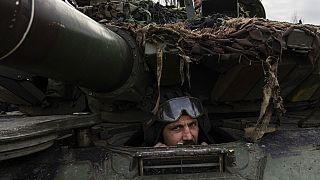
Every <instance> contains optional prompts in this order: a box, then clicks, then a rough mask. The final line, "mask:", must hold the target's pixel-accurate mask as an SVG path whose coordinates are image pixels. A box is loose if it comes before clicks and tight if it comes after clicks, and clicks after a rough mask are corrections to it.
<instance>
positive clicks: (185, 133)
mask: <svg viewBox="0 0 320 180" xmlns="http://www.w3.org/2000/svg"><path fill="white" fill-rule="evenodd" d="M182 138H183V140H192V134H191V132H190V129H189V127H186V128H185V129H184V131H183V137H182Z"/></svg>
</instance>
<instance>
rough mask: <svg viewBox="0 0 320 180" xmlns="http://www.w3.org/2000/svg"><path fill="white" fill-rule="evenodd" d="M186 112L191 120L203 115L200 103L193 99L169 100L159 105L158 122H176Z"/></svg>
mask: <svg viewBox="0 0 320 180" xmlns="http://www.w3.org/2000/svg"><path fill="white" fill-rule="evenodd" d="M183 112H186V113H187V114H188V115H189V116H191V117H192V118H198V117H200V116H202V115H203V114H204V110H203V107H202V104H201V101H200V100H199V99H197V98H194V97H178V98H173V99H170V100H168V101H166V102H164V103H163V104H161V105H160V107H159V110H158V114H157V115H158V120H159V121H165V122H174V121H177V120H178V119H179V118H180V116H181V115H182V114H183Z"/></svg>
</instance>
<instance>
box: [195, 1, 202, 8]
mask: <svg viewBox="0 0 320 180" xmlns="http://www.w3.org/2000/svg"><path fill="white" fill-rule="evenodd" d="M201 5H202V0H194V7H195V8H199V7H200V6H201Z"/></svg>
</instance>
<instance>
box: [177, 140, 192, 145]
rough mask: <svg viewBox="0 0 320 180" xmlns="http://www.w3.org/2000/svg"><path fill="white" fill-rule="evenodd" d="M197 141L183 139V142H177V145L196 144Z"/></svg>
mask: <svg viewBox="0 0 320 180" xmlns="http://www.w3.org/2000/svg"><path fill="white" fill-rule="evenodd" d="M196 144H197V143H196V142H194V141H183V142H178V144H177V145H178V146H191V145H196Z"/></svg>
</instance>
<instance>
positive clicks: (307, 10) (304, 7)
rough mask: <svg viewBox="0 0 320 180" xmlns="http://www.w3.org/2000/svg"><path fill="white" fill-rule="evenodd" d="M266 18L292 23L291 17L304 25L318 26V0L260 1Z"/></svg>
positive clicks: (319, 16)
mask: <svg viewBox="0 0 320 180" xmlns="http://www.w3.org/2000/svg"><path fill="white" fill-rule="evenodd" d="M262 4H263V5H264V8H265V10H266V14H267V18H268V19H270V20H277V21H287V22H292V21H293V19H294V18H293V17H294V16H296V17H297V19H298V20H299V19H301V20H302V22H303V23H306V24H316V25H320V0H262Z"/></svg>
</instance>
